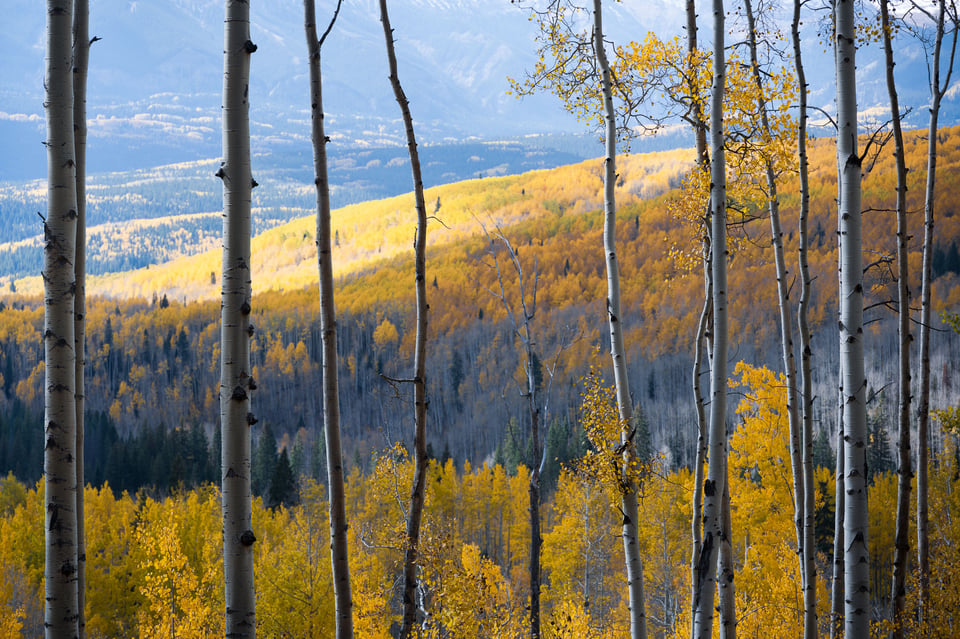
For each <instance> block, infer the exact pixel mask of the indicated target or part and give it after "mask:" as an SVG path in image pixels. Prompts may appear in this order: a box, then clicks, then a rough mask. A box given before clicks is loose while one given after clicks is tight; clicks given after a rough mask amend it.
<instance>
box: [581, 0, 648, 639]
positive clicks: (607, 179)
mask: <svg viewBox="0 0 960 639" xmlns="http://www.w3.org/2000/svg"><path fill="white" fill-rule="evenodd" d="M593 44H594V54H595V55H596V56H597V63H598V64H599V65H600V70H601V81H600V84H601V89H602V92H603V110H604V122H605V125H606V128H605V133H604V136H605V148H606V157H605V158H604V174H603V196H604V197H603V250H604V253H605V256H606V267H607V321H608V323H609V326H610V357H611V359H612V360H613V379H614V384H615V386H616V392H617V409H618V411H619V413H620V421H621V423H622V433H623V434H622V438H621V439H622V441H621V444H622V446H623V465H622V471H621V476H622V481H621V487H620V488H621V490H620V508H621V509H622V511H623V525H622V531H623V554H624V561H625V562H626V567H627V590H628V598H627V607H628V608H629V610H630V636H631V637H632V638H633V639H645V638H646V636H647V617H646V611H645V608H644V601H643V565H642V564H641V562H640V538H639V521H638V520H639V507H638V503H637V483H636V479H635V478H634V473H635V467H636V464H637V459H636V449H635V447H634V442H633V433H632V432H629V431H630V428H631V427H632V426H633V423H634V422H633V402H632V400H631V398H630V386H629V383H628V380H627V359H626V350H625V348H624V343H623V326H622V323H621V314H620V266H619V264H618V263H617V247H616V236H615V234H614V231H615V227H616V221H617V205H616V196H615V187H616V182H617V165H616V162H617V122H616V113H615V112H614V110H613V86H612V80H611V73H610V63H609V61H608V60H607V53H606V51H605V50H604V41H603V13H602V9H601V0H593Z"/></svg>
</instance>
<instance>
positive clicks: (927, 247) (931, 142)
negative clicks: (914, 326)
mask: <svg viewBox="0 0 960 639" xmlns="http://www.w3.org/2000/svg"><path fill="white" fill-rule="evenodd" d="M945 14H946V0H939V1H938V2H937V15H936V30H937V31H936V36H935V39H934V43H933V59H932V60H931V62H930V122H929V125H928V127H927V180H926V186H925V191H924V206H923V256H922V258H921V259H922V262H923V265H922V273H923V274H922V276H921V288H920V379H919V384H920V389H919V407H918V415H917V571H918V572H919V573H920V574H919V581H920V588H919V590H920V597H919V600H920V601H919V605H918V608H919V610H918V617H919V621H920V622H923V620H924V619H925V618H926V609H927V606H928V602H929V601H930V594H929V593H930V550H929V548H930V545H929V535H928V529H929V525H928V522H929V511H928V505H927V504H928V502H927V494H928V492H929V479H928V475H927V471H928V468H927V465H928V456H929V453H928V446H929V421H930V287H931V284H932V281H933V277H932V265H933V225H934V212H935V211H934V203H935V199H934V198H935V192H936V189H935V187H936V179H937V131H938V121H939V118H940V102H941V100H942V99H943V95H944V93H945V92H946V90H947V87H949V86H950V76H951V75H952V74H953V62H954V59H955V57H956V50H957V27H958V25H957V23H956V15H955V14H953V15H952V16H951V19H952V21H953V23H954V24H953V41H952V45H951V48H950V52H949V54H948V65H947V71H946V73H945V74H944V77H943V78H942V79H941V74H940V64H941V54H942V45H943V36H944V21H945Z"/></svg>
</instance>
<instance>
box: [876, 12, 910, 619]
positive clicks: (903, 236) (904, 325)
mask: <svg viewBox="0 0 960 639" xmlns="http://www.w3.org/2000/svg"><path fill="white" fill-rule="evenodd" d="M880 19H881V27H882V36H881V37H882V38H883V53H884V58H885V61H886V68H887V71H886V80H887V93H888V94H889V96H890V118H891V122H892V125H893V142H894V158H895V160H896V167H897V197H896V201H897V207H896V209H897V338H898V351H899V371H898V379H897V385H898V389H899V393H898V395H899V401H898V407H897V408H898V410H897V425H898V427H899V441H898V446H897V448H898V464H897V477H898V481H897V515H896V532H895V536H894V558H893V583H892V586H891V601H892V603H893V611H892V613H893V623H894V628H893V632H892V636H893V637H902V636H903V623H904V621H905V620H904V607H905V604H906V601H905V600H906V594H907V590H906V588H907V555H908V554H909V552H910V536H909V530H908V529H909V526H910V481H911V479H912V476H913V472H912V469H911V464H910V462H911V460H910V341H911V340H912V339H913V337H912V336H911V335H910V288H909V280H908V278H909V276H910V274H909V270H908V261H907V260H908V258H907V163H906V159H905V157H904V147H903V130H902V128H901V126H900V99H899V97H898V96H897V87H896V83H895V81H894V77H893V66H894V60H893V42H892V39H893V36H892V33H891V28H892V26H891V23H890V10H889V2H888V0H880Z"/></svg>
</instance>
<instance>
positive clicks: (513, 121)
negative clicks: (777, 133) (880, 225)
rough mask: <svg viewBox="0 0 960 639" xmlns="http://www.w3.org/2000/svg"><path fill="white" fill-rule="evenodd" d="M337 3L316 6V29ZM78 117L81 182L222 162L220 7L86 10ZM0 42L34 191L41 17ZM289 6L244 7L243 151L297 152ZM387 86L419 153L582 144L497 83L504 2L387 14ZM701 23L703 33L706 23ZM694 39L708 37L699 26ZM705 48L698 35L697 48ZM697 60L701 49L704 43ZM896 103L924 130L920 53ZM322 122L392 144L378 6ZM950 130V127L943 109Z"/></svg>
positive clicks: (621, 22) (302, 116)
mask: <svg viewBox="0 0 960 639" xmlns="http://www.w3.org/2000/svg"><path fill="white" fill-rule="evenodd" d="M335 4H336V3H335V2H334V0H322V1H320V2H318V6H317V19H318V22H319V23H320V24H321V28H322V25H324V24H326V22H327V20H329V17H330V15H332V12H333V8H334V6H335ZM91 5H92V6H91V26H90V32H91V34H94V35H97V36H99V37H101V38H102V41H99V42H97V43H96V44H95V45H94V47H93V49H92V52H91V58H90V60H91V61H90V80H89V102H88V114H89V118H90V135H91V136H92V138H93V140H92V142H91V144H92V145H94V148H99V150H100V152H99V153H97V154H92V155H91V160H90V161H91V169H92V170H112V169H117V168H125V167H126V168H134V167H146V166H155V165H157V164H161V163H165V162H174V161H181V160H194V159H198V158H211V157H216V156H217V155H219V146H220V128H219V127H220V125H219V111H220V91H221V72H222V64H223V62H222V60H223V52H222V49H223V47H222V41H223V4H222V2H220V1H219V0H95V1H94V2H93V3H91ZM4 8H5V9H6V11H5V14H6V15H5V20H4V26H3V27H2V31H3V33H2V35H3V37H0V138H2V139H3V140H4V144H3V145H0V180H5V179H6V180H9V179H22V178H26V177H41V176H42V175H43V174H44V172H45V157H44V152H43V147H42V145H41V144H40V142H41V141H42V140H43V126H44V122H43V111H42V103H43V82H42V80H43V64H44V18H45V16H44V11H43V9H42V5H38V4H37V3H36V2H34V1H33V0H6V1H5V2H4ZM302 12H303V8H302V3H301V2H300V1H299V0H270V1H269V2H254V3H253V5H252V7H251V23H252V25H251V35H252V39H253V40H254V42H256V43H257V45H258V47H259V49H258V51H257V53H256V54H254V56H253V58H252V63H251V87H250V95H251V98H250V101H251V117H252V119H253V122H254V124H253V127H252V132H253V135H254V150H255V151H259V152H272V153H277V152H283V149H284V148H286V147H287V145H291V144H296V145H298V148H299V147H300V146H302V144H303V143H304V142H305V141H307V139H308V136H309V123H308V118H309V110H308V109H307V106H308V105H307V86H308V80H307V61H306V55H305V54H306V43H305V41H304V31H303V14H302ZM390 12H391V21H392V23H393V27H394V37H395V39H396V46H397V53H398V57H399V67H400V68H399V73H400V78H401V81H402V82H403V84H404V87H405V90H406V93H407V96H408V97H409V99H410V102H411V109H412V111H413V115H414V118H415V120H416V121H417V124H418V136H419V137H420V138H421V139H422V140H423V141H425V142H441V141H444V140H463V139H469V138H475V137H479V138H484V139H500V138H505V137H516V136H522V135H526V134H537V133H548V132H582V131H583V130H584V129H583V125H582V124H580V123H578V122H577V121H576V120H575V119H574V118H573V117H571V116H570V115H568V114H567V113H565V112H564V111H563V110H562V109H561V108H560V106H559V103H558V101H557V100H556V99H554V98H553V97H552V96H549V95H538V96H534V97H531V98H525V99H523V100H518V99H516V98H515V97H513V96H510V95H508V94H507V91H508V88H509V86H508V81H507V76H512V77H522V75H523V73H524V70H525V69H530V68H532V66H533V64H534V62H535V42H534V36H535V29H536V27H535V25H534V24H533V23H531V22H530V21H528V19H527V14H526V13H525V12H524V11H523V10H522V9H520V8H519V7H518V5H517V4H516V3H512V2H510V1H509V0H391V2H390ZM708 14H709V12H704V16H702V19H703V20H706V19H709V15H708ZM683 22H684V20H683V5H682V3H680V2H677V0H654V1H650V0H644V1H643V2H641V1H640V0H624V1H623V2H619V3H610V5H609V9H607V15H606V17H605V25H606V30H607V32H608V34H609V35H610V36H611V38H612V39H614V40H616V41H620V42H623V41H626V40H628V39H636V40H640V39H642V38H643V37H644V36H645V35H646V33H647V32H648V31H649V30H655V31H656V32H657V33H658V34H659V35H660V36H661V37H670V36H673V35H681V34H682V33H683V32H682V24H683ZM809 22H810V25H809V26H808V27H807V28H806V29H807V31H808V37H807V48H808V51H809V55H808V57H809V60H808V77H809V79H810V83H811V102H812V103H813V104H815V105H816V106H820V107H823V108H826V109H828V110H829V109H831V108H832V97H831V92H832V87H831V85H832V80H833V65H832V63H831V62H830V58H829V55H828V54H827V53H826V52H825V51H824V46H823V45H822V44H821V43H820V42H819V41H818V40H817V38H816V25H815V24H813V22H814V20H812V19H811V20H809ZM703 26H706V25H703ZM707 34H709V29H703V30H702V32H701V40H704V39H705V37H706V36H707ZM705 44H709V43H705ZM898 55H899V64H898V67H897V70H898V79H899V80H900V81H901V83H902V86H901V93H902V96H901V102H902V103H904V104H907V105H911V106H912V107H914V116H915V124H916V125H919V126H923V117H921V114H922V112H923V109H922V107H923V105H924V104H925V103H926V94H927V89H926V77H927V74H926V67H925V62H924V57H923V55H922V49H921V48H920V47H919V45H916V44H910V45H909V46H904V47H902V48H901V50H900V51H898ZM880 56H881V54H880V51H879V48H878V47H874V48H873V49H872V50H869V51H864V52H863V53H862V54H861V57H860V64H859V67H860V73H861V75H860V83H861V88H860V105H861V108H862V109H864V110H870V109H877V108H878V107H880V106H881V105H883V104H884V103H885V101H886V98H885V95H886V89H885V86H884V84H883V75H882V64H880ZM323 72H324V107H325V109H324V110H325V111H326V113H327V114H328V121H327V128H328V131H329V133H330V135H331V137H332V138H333V140H334V142H336V143H338V144H342V145H345V146H349V147H357V146H381V145H389V144H396V143H399V142H400V141H401V137H402V130H401V128H400V127H399V125H398V111H397V107H396V104H395V102H394V100H393V95H392V92H391V90H390V86H389V83H388V81H387V77H386V76H387V69H386V55H385V53H384V44H383V31H382V27H381V25H380V21H379V7H378V2H377V1H376V0H345V1H344V2H343V5H342V8H341V11H340V15H339V18H338V20H337V23H336V26H335V28H334V30H333V31H332V32H331V34H330V36H329V38H328V39H327V41H326V42H325V44H324V47H323ZM946 107H947V109H948V113H947V114H946V115H947V117H946V118H945V122H946V123H950V122H952V121H953V118H952V117H951V110H952V109H953V105H952V103H948V104H947V105H946Z"/></svg>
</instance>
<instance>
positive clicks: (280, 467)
mask: <svg viewBox="0 0 960 639" xmlns="http://www.w3.org/2000/svg"><path fill="white" fill-rule="evenodd" d="M299 497H300V487H299V485H298V484H297V480H296V478H295V477H294V474H293V470H292V469H291V468H290V458H289V457H288V456H287V449H286V448H284V449H283V450H282V451H280V456H279V458H277V462H276V464H275V465H274V469H273V474H272V475H271V476H270V489H269V491H268V494H267V506H269V507H270V508H279V507H280V506H285V507H286V506H294V505H296V504H297V503H298V502H299V501H300V499H299Z"/></svg>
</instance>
